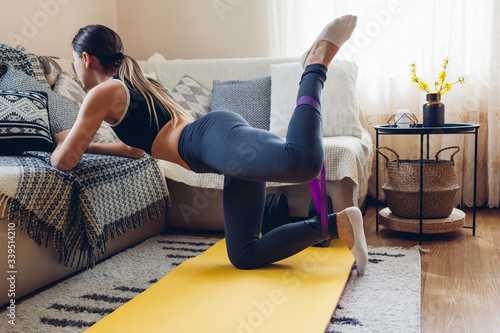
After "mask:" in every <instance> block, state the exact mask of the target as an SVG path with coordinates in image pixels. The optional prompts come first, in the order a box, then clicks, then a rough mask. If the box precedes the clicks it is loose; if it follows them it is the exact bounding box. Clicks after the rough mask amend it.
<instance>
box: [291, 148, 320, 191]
mask: <svg viewBox="0 0 500 333" xmlns="http://www.w3.org/2000/svg"><path fill="white" fill-rule="evenodd" d="M322 166H323V152H322V151H320V152H312V151H311V152H307V153H306V154H303V155H302V156H300V157H298V158H296V159H295V161H294V163H293V166H291V170H290V171H291V172H292V173H293V174H294V177H295V178H296V180H295V181H296V182H302V183H303V182H308V181H311V180H313V179H314V178H316V177H318V175H319V174H320V172H321V168H322Z"/></svg>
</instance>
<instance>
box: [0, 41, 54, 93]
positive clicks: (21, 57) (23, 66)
mask: <svg viewBox="0 0 500 333" xmlns="http://www.w3.org/2000/svg"><path fill="white" fill-rule="evenodd" d="M7 64H11V65H12V67H13V68H14V69H16V70H19V71H22V72H24V73H26V74H28V75H29V76H32V77H34V78H35V79H36V80H37V81H38V82H40V84H42V85H43V86H44V87H49V84H48V83H47V79H46V78H45V74H44V72H43V69H42V67H41V66H40V62H39V61H38V58H37V56H36V55H34V54H31V53H28V52H26V50H25V49H24V48H23V47H22V46H20V45H19V46H17V47H16V48H12V47H10V46H7V45H5V44H1V43H0V76H2V75H3V74H4V73H5V71H4V70H5V68H6V67H5V65H7Z"/></svg>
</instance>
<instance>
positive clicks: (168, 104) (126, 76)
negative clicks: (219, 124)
mask: <svg viewBox="0 0 500 333" xmlns="http://www.w3.org/2000/svg"><path fill="white" fill-rule="evenodd" d="M72 45H73V49H74V50H75V52H76V53H78V54H79V55H80V56H81V55H82V54H83V52H87V53H88V54H90V55H94V56H95V57H96V58H97V59H99V61H100V62H101V64H102V65H103V67H104V69H106V70H107V71H109V72H113V73H114V72H117V73H118V76H119V78H120V80H122V81H123V82H125V83H126V84H129V83H130V84H131V85H132V86H133V87H134V88H135V89H137V91H138V92H139V93H140V94H141V95H142V96H143V97H144V99H145V100H146V103H147V105H148V109H149V114H150V117H151V119H153V117H154V119H155V122H156V124H157V126H159V125H158V113H157V112H164V113H168V114H169V115H170V118H171V119H172V124H173V126H174V127H175V126H176V125H177V123H178V122H179V119H186V120H193V118H192V117H191V115H189V114H188V113H187V112H186V111H185V110H184V109H183V108H182V107H181V106H180V105H179V104H177V103H176V102H175V101H174V100H173V98H172V97H170V95H169V94H168V93H167V91H166V90H165V88H164V87H163V86H162V84H161V83H160V82H158V81H156V80H154V79H151V78H147V77H146V76H145V75H144V73H143V71H142V69H141V67H140V66H139V64H138V63H137V61H135V60H134V59H133V58H131V57H129V56H127V55H125V54H123V44H122V41H121V39H120V37H119V36H118V34H116V32H114V31H113V30H111V29H109V28H107V27H105V26H103V25H88V26H86V27H83V28H81V29H80V30H79V31H78V33H77V34H76V36H75V37H74V38H73V42H72ZM155 105H157V106H159V107H160V110H156V107H155ZM158 129H159V128H158Z"/></svg>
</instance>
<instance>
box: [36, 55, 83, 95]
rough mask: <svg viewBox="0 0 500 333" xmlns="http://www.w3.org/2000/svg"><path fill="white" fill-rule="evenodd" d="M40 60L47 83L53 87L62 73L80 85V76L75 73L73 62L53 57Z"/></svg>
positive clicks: (43, 57)
mask: <svg viewBox="0 0 500 333" xmlns="http://www.w3.org/2000/svg"><path fill="white" fill-rule="evenodd" d="M38 60H39V61H40V65H41V66H42V69H43V72H44V74H45V77H46V79H47V82H48V83H49V85H50V86H51V87H52V86H54V84H55V83H56V82H57V80H58V79H59V76H60V75H61V74H62V73H66V74H67V75H69V76H70V77H71V78H72V79H73V80H75V81H76V82H78V84H80V81H79V80H78V76H77V75H76V72H75V66H74V65H73V60H71V59H66V58H58V57H53V56H38ZM80 86H81V84H80ZM82 89H83V88H82Z"/></svg>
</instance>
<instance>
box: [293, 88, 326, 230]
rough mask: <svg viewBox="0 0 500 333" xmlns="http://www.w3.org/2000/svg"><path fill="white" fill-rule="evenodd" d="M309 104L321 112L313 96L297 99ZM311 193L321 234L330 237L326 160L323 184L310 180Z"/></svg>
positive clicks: (317, 180) (323, 167)
mask: <svg viewBox="0 0 500 333" xmlns="http://www.w3.org/2000/svg"><path fill="white" fill-rule="evenodd" d="M300 104H309V105H312V106H314V107H315V108H316V109H318V110H319V112H320V113H321V103H320V102H319V101H318V100H316V99H315V98H314V97H311V96H301V97H300V98H299V99H298V100H297V105H300ZM309 186H310V187H311V193H312V197H313V200H314V205H315V206H316V211H317V212H318V214H320V216H321V236H322V238H323V239H329V238H330V233H329V232H328V209H327V208H326V176H325V162H323V166H322V168H321V186H320V184H319V179H318V178H316V179H313V180H311V181H310V182H309Z"/></svg>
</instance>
